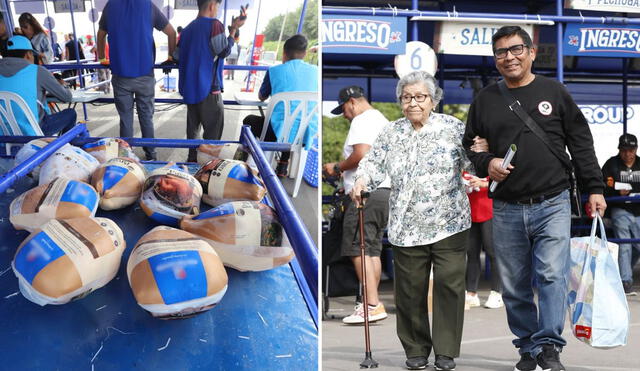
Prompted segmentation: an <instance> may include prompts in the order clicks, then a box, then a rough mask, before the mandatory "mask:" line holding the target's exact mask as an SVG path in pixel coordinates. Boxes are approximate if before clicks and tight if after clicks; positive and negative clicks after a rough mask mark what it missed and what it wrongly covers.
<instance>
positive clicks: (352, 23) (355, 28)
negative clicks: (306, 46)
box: [320, 15, 407, 54]
mask: <svg viewBox="0 0 640 371" xmlns="http://www.w3.org/2000/svg"><path fill="white" fill-rule="evenodd" d="M406 32H407V19H406V18H405V17H362V16H361V17H357V18H356V17H353V18H352V17H348V16H338V15H326V16H323V17H322V25H321V30H320V33H321V36H322V52H323V53H348V54H404V53H405V46H406V42H407V40H406Z"/></svg>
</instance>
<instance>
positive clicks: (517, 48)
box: [493, 44, 528, 59]
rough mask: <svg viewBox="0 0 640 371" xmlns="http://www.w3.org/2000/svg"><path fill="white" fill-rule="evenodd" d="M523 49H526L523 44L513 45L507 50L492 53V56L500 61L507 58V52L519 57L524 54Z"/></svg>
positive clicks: (501, 49)
mask: <svg viewBox="0 0 640 371" xmlns="http://www.w3.org/2000/svg"><path fill="white" fill-rule="evenodd" d="M524 48H528V46H526V45H525V44H518V45H513V46H510V47H508V48H500V49H496V50H494V51H493V55H495V57H496V58H498V59H502V58H504V57H506V56H507V52H511V55H520V54H522V53H523V52H524Z"/></svg>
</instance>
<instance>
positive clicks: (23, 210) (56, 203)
mask: <svg viewBox="0 0 640 371" xmlns="http://www.w3.org/2000/svg"><path fill="white" fill-rule="evenodd" d="M98 200H99V197H98V193H97V192H96V190H95V189H93V187H92V186H90V185H89V184H87V183H83V182H79V181H77V180H71V179H66V178H55V179H54V180H53V181H52V182H51V183H49V184H43V185H41V186H38V187H35V188H33V189H30V190H28V191H26V192H24V193H23V194H21V195H20V196H18V197H16V198H15V199H14V200H13V202H11V206H10V207H9V209H10V211H9V215H10V216H9V220H10V221H11V224H13V227H14V228H15V229H26V230H28V231H29V232H33V231H34V230H36V229H38V228H40V227H42V226H43V225H44V224H46V223H47V222H48V221H49V220H51V219H71V218H81V217H89V216H94V215H95V213H96V209H97V208H98Z"/></svg>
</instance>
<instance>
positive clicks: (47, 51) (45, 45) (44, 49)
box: [18, 13, 53, 64]
mask: <svg viewBox="0 0 640 371" xmlns="http://www.w3.org/2000/svg"><path fill="white" fill-rule="evenodd" d="M18 22H19V23H20V29H21V30H22V34H23V35H24V36H25V37H26V38H28V39H29V40H31V45H33V49H34V50H35V51H36V53H38V56H39V60H40V62H41V64H49V63H51V62H53V48H52V47H51V39H50V38H49V36H48V35H47V33H46V32H44V29H43V28H42V26H41V25H40V22H38V20H37V19H36V18H35V17H34V16H33V15H32V14H31V13H22V14H20V17H19V18H18ZM36 61H37V60H36Z"/></svg>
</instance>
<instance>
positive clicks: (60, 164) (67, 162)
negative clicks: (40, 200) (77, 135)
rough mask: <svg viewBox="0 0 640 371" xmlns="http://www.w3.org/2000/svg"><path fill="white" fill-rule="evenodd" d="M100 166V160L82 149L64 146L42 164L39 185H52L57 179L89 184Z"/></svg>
mask: <svg viewBox="0 0 640 371" xmlns="http://www.w3.org/2000/svg"><path fill="white" fill-rule="evenodd" d="M98 166H100V163H99V162H98V160H96V159H95V158H94V157H93V156H91V155H90V154H88V153H87V152H85V151H83V150H82V149H81V148H79V147H75V146H71V145H70V146H64V147H62V148H60V149H58V150H57V151H56V152H54V153H53V154H52V155H51V156H49V158H48V159H47V160H46V161H45V162H44V163H43V164H42V169H41V170H40V179H39V184H40V185H42V184H46V183H50V182H51V181H52V180H53V179H54V178H57V177H61V178H68V179H74V180H79V181H82V182H85V183H89V182H90V177H91V174H93V172H94V171H95V170H96V169H97V168H98Z"/></svg>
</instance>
